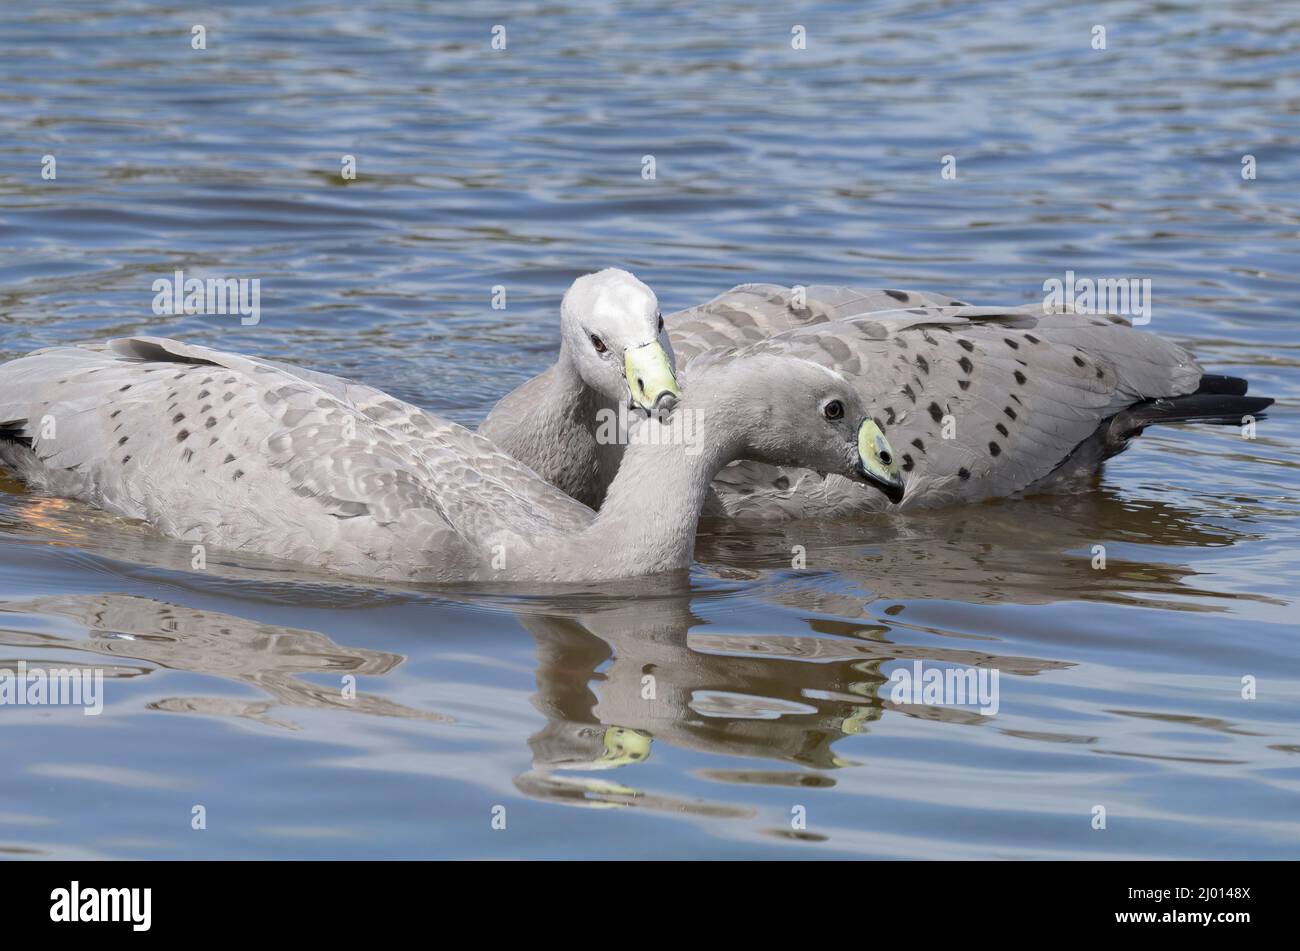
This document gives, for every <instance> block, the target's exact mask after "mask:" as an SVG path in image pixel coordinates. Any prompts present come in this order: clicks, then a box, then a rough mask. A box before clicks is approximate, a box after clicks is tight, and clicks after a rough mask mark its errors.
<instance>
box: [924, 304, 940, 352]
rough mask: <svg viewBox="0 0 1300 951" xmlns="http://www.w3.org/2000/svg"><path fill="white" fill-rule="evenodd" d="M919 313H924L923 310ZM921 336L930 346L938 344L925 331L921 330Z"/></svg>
mask: <svg viewBox="0 0 1300 951" xmlns="http://www.w3.org/2000/svg"><path fill="white" fill-rule="evenodd" d="M921 313H923V314H924V313H925V311H921ZM921 336H922V337H924V338H925V342H926V343H928V344H929V345H930V346H932V347H937V346H939V341H937V340H935V339H934V338H933V337H931V336H930V335H929V334H928V333H926V332H925V331H924V330H922V331H921Z"/></svg>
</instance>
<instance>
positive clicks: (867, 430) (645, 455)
mask: <svg viewBox="0 0 1300 951" xmlns="http://www.w3.org/2000/svg"><path fill="white" fill-rule="evenodd" d="M686 419H694V420H696V421H697V424H698V425H696V426H694V427H693V428H689V429H688V428H687V427H685V426H683V425H680V421H681V420H686ZM630 438H631V439H632V444H631V445H629V446H628V447H627V449H626V452H625V454H624V458H623V464H622V466H621V468H620V469H619V472H618V474H617V475H616V476H615V478H614V480H613V482H612V483H611V485H610V487H609V492H608V496H607V498H606V500H605V504H604V506H603V507H602V509H601V511H600V513H599V514H596V513H595V512H594V511H593V510H592V509H591V508H589V507H588V506H585V505H583V504H582V503H580V502H578V501H576V500H574V499H573V498H571V497H570V496H568V495H567V494H565V493H564V492H562V491H561V490H560V489H558V488H556V487H555V486H553V485H551V484H550V483H548V482H546V481H545V480H544V479H543V478H541V477H540V476H539V475H538V474H537V473H535V472H534V471H533V470H531V469H529V468H528V467H527V466H525V465H524V464H523V463H521V462H519V461H517V460H516V459H514V458H513V457H512V456H511V455H509V454H508V453H506V452H505V451H503V450H502V448H501V447H500V446H498V445H496V444H495V443H493V442H492V440H490V439H488V438H487V437H485V436H482V435H480V434H477V433H474V432H472V431H470V430H468V429H466V428H464V427H462V426H459V425H457V424H455V423H453V422H451V421H449V420H446V419H442V418H440V417H438V416H435V415H433V414H431V413H428V412H425V411H424V410H421V409H419V408H417V407H415V406H412V405H410V404H408V403H404V402H402V401H401V400H398V399H396V398H394V397H392V396H390V395H388V394H386V393H383V392H382V391H380V390H377V389H375V388H373V387H369V386H366V385H364V384H360V383H355V382H352V381H349V380H345V379H342V378H339V377H336V376H330V375H328V374H325V373H319V372H315V371H311V370H305V369H299V368H296V367H292V366H288V365H286V364H281V363H277V362H273V361H270V360H262V359H258V358H256V357H251V356H244V355H241V354H236V353H228V352H223V351H219V350H215V349H210V348H208V347H203V346H197V345H192V344H186V343H183V342H180V341H177V340H171V339H167V338H162V337H147V336H142V337H126V338H119V339H116V340H110V341H108V342H106V343H103V344H92V345H85V346H71V347H57V348H52V349H47V350H40V351H37V352H35V353H33V354H30V355H28V356H25V357H20V358H18V359H16V360H12V361H10V362H8V363H5V364H3V365H0V462H3V463H4V464H5V465H7V466H9V467H10V468H11V469H12V470H13V471H14V473H15V474H16V475H17V476H18V477H19V478H22V479H24V480H26V481H27V482H28V483H30V484H32V485H33V486H34V487H35V488H37V489H38V490H39V491H42V492H46V493H48V494H52V495H58V496H63V497H67V498H73V499H79V500H82V501H85V502H89V503H91V504H93V505H96V506H98V507H100V508H102V509H105V510H107V511H109V512H112V513H114V514H116V515H120V516H125V517H127V518H133V519H140V520H142V521H144V522H147V523H149V524H150V525H152V526H153V527H154V528H156V529H158V530H159V531H161V532H162V533H164V534H166V535H169V536H172V537H174V538H178V539H182V540H185V541H189V542H193V543H195V544H198V545H203V546H208V545H212V546H219V547H221V548H226V549H234V550H239V551H245V552H250V553H254V554H258V555H271V556H274V557H277V558H284V559H288V560H291V561H294V562H298V563H302V564H309V565H313V566H319V567H324V568H329V569H332V570H334V571H339V572H342V573H345V574H348V575H355V576H365V577H372V578H383V579H395V580H401V581H417V582H460V581H494V582H499V581H537V582H558V581H588V580H602V579H611V578H618V577H624V576H633V575H646V574H656V573H659V572H666V571H672V570H678V569H683V568H686V567H688V566H689V565H690V563H691V559H692V556H693V552H694V545H695V531H696V523H697V521H698V518H699V514H700V510H701V508H702V507H703V505H704V502H705V497H706V495H707V492H708V487H709V483H710V481H711V480H712V479H713V476H714V475H715V474H716V473H717V471H718V470H719V469H720V468H721V467H722V466H723V465H725V464H726V463H728V462H730V461H732V460H733V459H739V458H754V459H762V460H764V461H766V462H769V463H772V464H776V465H795V464H798V465H804V466H809V467H811V468H813V469H815V470H817V471H820V472H826V473H837V474H840V475H842V476H844V477H845V478H846V479H853V480H861V481H864V482H869V483H872V484H875V485H876V486H878V487H879V489H880V490H881V491H884V492H890V493H894V494H897V493H899V492H901V491H902V490H903V483H902V479H901V477H900V476H899V474H898V472H897V465H896V462H895V461H894V457H893V454H892V450H891V447H890V446H889V444H888V441H887V440H886V439H885V438H884V436H883V435H882V434H881V433H880V432H879V429H878V427H877V426H876V425H875V423H874V422H872V421H871V420H869V419H867V418H866V414H865V412H863V406H862V403H861V400H860V399H859V397H858V396H857V394H856V392H855V389H854V387H853V386H851V385H850V384H849V383H848V382H847V381H846V380H845V379H844V378H843V377H842V376H840V375H839V374H838V373H836V372H835V371H833V370H828V369H826V368H825V367H823V366H821V365H819V364H816V363H811V362H808V361H803V360H800V359H797V358H791V359H787V358H783V357H774V356H770V355H767V354H752V355H750V354H740V353H734V354H721V355H718V356H717V357H716V358H711V359H708V360H704V361H702V365H701V367H700V369H699V371H698V372H697V373H696V375H695V380H694V387H693V389H692V390H691V391H690V392H689V393H687V394H686V395H685V396H684V397H683V399H682V400H681V402H680V403H678V405H677V407H676V409H675V411H674V413H673V415H672V416H671V417H669V418H664V417H661V416H655V417H646V418H645V419H643V420H641V421H639V423H638V424H637V425H636V426H635V427H634V428H633V430H632V432H631V434H630Z"/></svg>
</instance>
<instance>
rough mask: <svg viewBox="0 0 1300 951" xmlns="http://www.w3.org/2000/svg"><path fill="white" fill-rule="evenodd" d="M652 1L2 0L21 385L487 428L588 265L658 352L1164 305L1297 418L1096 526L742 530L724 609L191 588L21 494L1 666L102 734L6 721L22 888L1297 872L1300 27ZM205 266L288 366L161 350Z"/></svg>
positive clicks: (1089, 509) (8, 280)
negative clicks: (102, 348) (133, 356)
mask: <svg viewBox="0 0 1300 951" xmlns="http://www.w3.org/2000/svg"><path fill="white" fill-rule="evenodd" d="M660 6H661V5H659V4H651V3H629V4H614V3H589V4H570V3H566V2H563V0H560V2H556V3H546V4H542V3H521V4H514V5H506V6H505V7H504V8H503V9H496V8H494V9H493V10H492V11H486V10H484V11H482V12H480V11H478V10H477V9H476V7H475V5H461V4H451V3H448V4H416V3H398V2H380V3H373V4H362V3H358V4H353V3H347V4H344V3H333V2H317V3H301V4H298V3H270V4H268V3H264V2H256V3H232V4H222V5H220V7H221V8H222V9H221V10H220V12H218V11H217V10H215V9H207V8H205V12H204V13H202V14H190V13H186V12H184V11H183V9H182V8H181V7H180V6H177V5H162V4H155V3H151V2H124V3H118V4H102V3H98V2H96V3H89V2H88V3H85V4H76V3H58V2H55V3H41V4H26V5H21V4H10V5H6V6H5V7H4V9H3V11H2V12H0V51H2V52H3V55H2V56H0V356H3V357H4V358H8V357H11V356H14V355H17V354H21V353H24V352H27V351H29V350H31V349H34V348H36V347H39V346H46V345H50V344H54V343H60V342H70V341H77V340H85V339H94V338H103V337H106V336H113V335H121V334H127V333H151V334H162V335H174V336H179V337H184V338H185V339H187V340H192V341H198V342H202V343H207V344H213V345H217V346H221V347H226V348H230V349H239V350H246V351H249V352H253V353H257V354H261V355H265V356H271V357H276V358H280V359H284V360H289V361H295V362H301V363H304V364H309V365H312V366H314V367H318V368H321V369H324V370H328V371H331V372H335V373H341V374H344V375H348V376H355V377H358V378H361V379H364V380H366V381H367V382H369V383H372V384H375V385H378V386H380V387H383V388H385V389H387V390H389V391H391V392H393V393H394V394H396V395H398V396H400V397H402V398H404V399H408V400H411V401H413V402H416V403H419V404H421V405H424V406H427V407H430V408H431V409H433V410H434V411H436V412H439V413H443V414H445V415H448V416H451V417H453V418H455V419H457V420H459V421H462V422H465V423H470V424H472V423H475V422H477V421H478V420H479V419H481V418H482V416H483V415H484V414H485V413H486V412H487V410H488V408H489V407H490V406H491V405H492V403H493V402H494V401H495V400H496V399H497V398H499V397H500V396H501V395H502V394H504V393H505V392H507V391H508V390H509V389H510V388H512V387H513V386H515V385H517V384H518V383H520V382H521V381H523V380H524V379H526V378H527V377H528V376H530V375H532V374H533V373H535V372H537V371H538V370H540V369H541V368H543V367H544V366H546V365H547V363H548V362H549V360H550V359H551V358H552V356H553V354H554V351H555V348H556V345H557V329H558V318H557V304H558V300H559V296H560V294H561V293H562V291H563V289H564V288H565V287H566V286H567V284H568V282H569V281H571V280H572V279H573V277H575V276H576V275H577V274H579V273H582V272H584V271H586V270H590V269H593V268H596V267H600V266H605V265H610V264H615V265H621V266H624V267H629V268H631V269H633V270H635V271H636V272H637V273H638V275H639V276H641V277H642V278H643V279H645V280H647V281H648V282H649V283H650V284H651V285H652V286H653V287H654V288H655V289H656V290H657V291H658V293H659V296H660V299H661V301H662V303H663V305H664V310H665V311H668V310H673V309H678V308H681V307H685V306H688V305H691V304H694V303H697V302H699V301H701V300H703V299H705V298H707V297H710V296H712V295H713V294H715V293H717V292H719V291H721V290H724V289H726V288H727V287H730V286H731V285H733V284H737V283H741V282H744V281H753V280H760V281H762V280H766V281H773V282H778V283H783V284H792V283H803V284H811V283H815V282H824V283H853V284H860V285H863V286H869V287H904V288H918V289H931V290H938V291H943V292H946V293H951V294H955V295H958V296H960V297H961V298H963V299H966V300H972V301H976V302H983V303H1024V302H1028V301H1033V300H1037V299H1039V298H1040V297H1041V296H1042V284H1043V281H1044V280H1046V279H1048V278H1051V277H1059V276H1062V275H1063V273H1064V271H1065V270H1066V269H1073V270H1075V271H1076V272H1078V273H1079V274H1081V275H1096V276H1109V277H1129V276H1131V277H1140V278H1150V279H1151V280H1152V282H1153V296H1154V308H1153V319H1152V322H1151V324H1150V326H1149V328H1148V329H1149V330H1151V331H1153V332H1157V333H1161V334H1166V335H1169V336H1171V337H1173V338H1175V339H1178V340H1179V341H1181V342H1184V343H1186V344H1187V345H1189V346H1191V347H1193V348H1194V349H1195V351H1196V352H1197V354H1198V355H1199V356H1200V357H1201V358H1202V359H1203V361H1204V362H1205V363H1206V364H1207V365H1210V366H1212V367H1213V368H1215V369H1216V370H1218V371H1219V372H1227V373H1235V374H1239V375H1245V376H1249V377H1250V378H1251V380H1252V383H1253V392H1258V393H1261V394H1266V395H1271V396H1274V397H1277V398H1278V399H1279V403H1280V405H1279V406H1278V407H1277V408H1276V409H1275V410H1274V412H1273V413H1272V414H1271V415H1270V416H1269V418H1268V419H1266V420H1264V421H1262V422H1261V423H1260V424H1259V428H1258V432H1257V438H1255V439H1254V440H1253V441H1251V440H1246V439H1243V438H1242V437H1241V435H1240V433H1239V432H1237V431H1236V430H1233V429H1222V428H1211V427H1204V426H1188V427H1182V428H1167V429H1165V430H1163V431H1149V432H1148V433H1147V435H1146V436H1144V437H1143V438H1142V439H1141V440H1139V442H1138V443H1137V445H1136V446H1135V447H1134V448H1133V449H1132V450H1130V451H1129V452H1128V453H1126V454H1125V455H1123V456H1122V457H1119V458H1118V459H1116V460H1114V461H1113V462H1112V463H1111V464H1110V465H1109V466H1108V468H1107V470H1106V472H1105V473H1104V475H1103V476H1102V477H1101V478H1100V479H1099V480H1098V482H1097V484H1096V486H1095V487H1094V488H1093V489H1091V490H1090V491H1087V492H1083V493H1081V494H1075V495H1071V496H1066V497H1045V498H1038V499H1031V500H1021V501H1007V502H998V503H992V504H987V505H980V506H973V507H970V508H966V509H960V510H949V511H940V512H931V513H921V514H917V515H909V516H908V517H906V518H887V517H886V518H881V519H877V520H874V521H864V522H860V523H854V524H837V525H785V526H779V527H776V528H773V529H770V530H766V531H742V530H739V529H735V528H731V527H727V526H724V525H711V524H705V525H704V526H702V529H701V532H702V535H701V540H700V545H699V550H698V562H699V564H698V566H697V567H696V568H695V569H694V570H693V571H692V572H691V573H690V576H689V578H681V579H676V580H674V579H663V578H660V579H653V580H650V581H643V582H629V583H627V584H620V585H604V586H600V587H597V588H591V589H578V590H573V591H564V592H556V593H551V594H546V595H538V594H536V593H534V594H531V595H528V596H523V595H520V594H519V593H518V592H508V591H493V592H486V593H485V592H483V591H471V590H451V591H448V590H438V591H435V590H404V589H386V588H385V589H377V588H370V587H365V586H359V585H349V584H341V583H339V581H338V580H337V579H335V578H331V577H329V576H322V575H314V574H311V573H308V572H299V571H295V570H292V569H287V568H286V567H285V566H284V565H282V564H269V563H261V562H258V561H256V560H253V559H247V558H242V557H239V556H234V555H225V554H223V555H213V556H212V557H211V559H210V562H209V565H208V569H207V570H206V571H202V572H197V571H193V570H191V569H190V550H189V547H188V546H186V545H181V544H179V543H175V542H170V541H167V540H165V539H160V538H158V537H157V536H156V535H154V534H153V533H152V532H150V531H149V530H148V529H147V528H145V527H142V526H139V525H134V524H128V523H124V522H122V521H120V520H117V519H114V518H112V517H109V516H107V515H104V514H102V513H98V512H95V511H93V510H91V509H89V508H87V507H85V506H82V505H79V504H76V503H70V502H65V501H60V500H54V499H46V498H40V497H37V496H34V495H32V494H30V493H28V492H27V491H26V490H25V489H24V488H23V486H22V485H21V484H19V483H17V482H14V481H12V480H9V479H7V478H6V479H4V480H3V482H2V483H0V599H2V600H0V667H13V666H14V665H16V664H17V663H18V662H19V661H26V662H27V663H28V664H30V665H33V666H36V665H51V664H61V665H64V666H68V665H87V666H91V667H99V668H102V669H104V670H105V675H106V685H105V692H106V706H105V710H104V712H103V714H102V715H101V716H99V717H85V716H82V714H81V712H80V711H79V710H76V709H70V708H49V707H39V708H35V707H12V706H6V707H0V725H2V727H3V728H2V729H0V754H3V757H4V762H5V766H4V768H3V769H2V770H0V853H6V854H11V855H20V856H60V857H77V856H111V857H160V858H161V857H235V856H254V857H283V856H304V857H337V856H343V857H352V856H394V857H427V856H452V857H461V856H473V857H530V856H532V857H537V856H573V857H587V856H592V857H638V856H646V857H668V856H682V857H713V856H731V857H792V858H807V857H818V856H824V857H957V858H962V857H1036V856H1076V857H1111V856H1114V857H1129V856H1163V857H1211V856H1238V857H1269V858H1278V857H1292V858H1294V857H1296V856H1297V855H1298V854H1300V823H1298V821H1297V818H1298V817H1300V797H1298V796H1297V793H1300V729H1297V720H1298V719H1300V716H1298V715H1300V659H1298V658H1300V649H1298V648H1300V645H1298V644H1297V628H1296V616H1297V615H1296V605H1295V596H1296V591H1297V587H1298V582H1300V570H1298V569H1297V564H1298V559H1297V554H1296V550H1297V542H1298V541H1300V538H1298V536H1300V532H1297V521H1296V516H1297V512H1298V510H1300V505H1298V504H1297V492H1298V490H1300V478H1297V465H1298V464H1300V453H1297V450H1296V437H1297V435H1300V426H1298V425H1297V417H1296V414H1295V412H1294V409H1293V407H1294V406H1295V405H1296V400H1297V399H1300V372H1298V366H1300V359H1298V358H1300V352H1298V346H1300V332H1298V331H1300V319H1298V318H1297V310H1296V309H1297V304H1298V302H1300V293H1298V292H1300V258H1298V257H1297V255H1300V210H1298V207H1297V196H1298V195H1300V187H1298V184H1297V183H1298V182H1300V150H1298V148H1297V146H1298V145H1300V11H1297V10H1296V8H1295V7H1294V5H1291V4H1264V3H1260V4H1253V3H1250V4H1248V3H1225V4H1218V5H1213V6H1211V5H1208V4H1207V5H1205V6H1201V5H1199V4H1183V3H1163V4H1158V5H1157V4H1139V3H1127V2H1125V3H1100V4H1092V5H1089V6H1088V7H1087V8H1077V9H1076V8H1074V7H1071V6H1070V5H1060V4H1056V3H1049V2H1031V3H1027V4H1002V3H957V2H933V0H908V2H902V0H897V2H885V3H879V4H873V5H869V6H865V7H864V6H860V5H857V4H847V3H845V4H838V3H823V4H816V3H814V4H804V5H800V6H799V8H798V9H797V11H796V12H792V13H778V12H766V11H765V12H755V11H754V9H749V8H747V7H746V6H744V5H738V4H704V5H687V4H679V5H676V6H675V7H674V8H673V9H672V11H671V12H667V11H664V10H661V9H660ZM766 6H767V5H760V4H755V5H753V7H754V8H755V9H758V8H765V7H766ZM106 7H110V8H111V9H105V8H106ZM195 23H200V24H203V25H204V26H205V27H206V33H207V46H208V48H207V49H206V50H202V51H196V50H193V49H192V48H191V27H192V26H193V25H194V24H195ZM498 23H499V24H502V25H504V26H505V27H506V30H507V33H506V35H507V48H506V49H505V50H502V51H493V50H492V49H491V38H492V34H491V29H492V26H493V25H494V24H498ZM796 24H798V25H802V26H803V27H805V28H806V33H807V37H808V42H807V48H806V49H804V50H794V49H792V48H791V37H792V34H791V30H792V27H793V26H794V25H796ZM1094 25H1103V26H1105V27H1106V30H1107V48H1106V49H1105V50H1095V49H1093V48H1092V46H1091V44H1092V37H1093V32H1092V30H1093V26H1094ZM349 154H350V155H353V156H355V157H356V161H357V170H358V177H357V179H356V180H355V181H344V180H343V179H342V178H341V177H340V168H341V165H340V162H341V157H342V156H343V155H349ZM45 155H53V156H54V157H55V159H56V162H57V178H56V179H54V180H47V179H43V178H42V176H41V169H42V157H43V156H45ZM646 155H652V156H654V159H655V164H656V177H655V178H654V179H653V180H646V179H643V177H642V167H643V156H646ZM944 155H952V156H954V157H955V159H956V162H957V169H958V176H957V178H956V179H955V180H953V181H944V180H942V179H941V177H940V162H941V157H942V156H944ZM1245 155H1253V156H1254V157H1255V162H1256V166H1257V170H1258V177H1257V178H1256V179H1254V180H1244V179H1243V177H1242V174H1241V169H1242V157H1243V156H1245ZM178 268H181V269H184V270H185V271H186V272H188V273H190V274H193V275H200V276H222V277H250V278H251V277H257V278H260V280H261V282H262V301H261V306H262V314H261V322H260V323H259V324H257V325H255V326H241V325H240V323H239V322H238V321H237V320H236V319H234V318H230V317H179V318H172V317H165V316H164V317H160V316H155V315H154V314H153V312H152V310H151V302H152V299H153V293H152V290H151V283H152V281H153V279H154V278H156V277H160V276H165V275H168V274H170V273H171V272H172V271H173V270H175V269H178ZM494 285H503V286H504V287H505V288H506V289H507V295H508V307H507V308H506V309H505V310H493V309H492V307H491V306H490V301H491V294H492V288H493V287H494ZM1099 544H1101V545H1105V546H1106V552H1107V565H1106V568H1105V570H1094V568H1093V567H1092V558H1093V546H1095V545H1099ZM796 545H802V546H804V547H805V548H806V550H807V567H806V568H804V569H803V570H798V569H795V568H793V567H792V566H791V554H790V553H791V549H792V547H793V546H796ZM918 660H919V661H921V662H922V663H923V664H925V665H931V666H936V667H953V666H957V667H967V666H973V667H976V668H979V669H988V670H993V669H996V670H997V671H999V674H1000V681H999V683H1000V704H999V708H998V710H997V712H996V713H994V714H992V715H982V714H980V713H979V712H978V711H976V710H974V709H973V708H970V707H965V708H954V707H942V706H936V705H929V706H926V705H901V704H897V703H895V702H893V701H892V700H891V697H890V691H889V689H888V679H889V677H890V674H891V672H893V671H894V670H896V669H898V668H900V667H904V668H910V667H911V665H912V664H913V662H914V661H918ZM349 675H350V676H352V677H355V681H356V685H357V694H356V697H355V698H352V699H348V698H345V696H344V694H343V692H342V690H341V685H342V684H343V683H344V678H345V677H347V676H349ZM647 676H652V677H653V678H654V680H653V683H654V684H655V695H654V697H653V699H648V698H647V697H646V689H645V686H644V684H645V683H646V681H645V678H646V677H647ZM1244 677H1254V678H1255V679H1256V680H1255V682H1256V684H1257V695H1256V697H1255V699H1253V700H1247V699H1243V697H1242V680H1243V678H1244ZM199 805H201V806H203V807H204V809H205V810H206V817H207V828H206V829H204V830H194V829H192V828H191V817H192V815H193V810H194V808H195V806H199ZM1097 806H1103V807H1104V808H1105V810H1106V828H1105V829H1104V830H1098V829H1095V828H1094V827H1093V826H1094V813H1095V808H1096V807H1097ZM497 807H504V815H505V818H506V823H505V825H506V827H505V828H504V829H496V828H494V827H493V822H492V820H493V816H494V814H495V815H500V814H501V811H500V809H498V808H497ZM801 820H802V821H801ZM498 824H499V823H498Z"/></svg>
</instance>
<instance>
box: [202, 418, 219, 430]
mask: <svg viewBox="0 0 1300 951" xmlns="http://www.w3.org/2000/svg"><path fill="white" fill-rule="evenodd" d="M215 425H217V418H216V417H215V416H209V417H208V421H207V422H206V423H204V424H203V428H204V429H211V428H212V427H213V426H215Z"/></svg>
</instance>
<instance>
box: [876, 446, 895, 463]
mask: <svg viewBox="0 0 1300 951" xmlns="http://www.w3.org/2000/svg"><path fill="white" fill-rule="evenodd" d="M878 455H879V456H880V461H881V462H882V463H884V464H885V465H890V464H891V463H892V462H893V461H894V457H893V456H892V455H890V454H889V452H887V451H886V450H883V449H882V450H881V451H880V452H879V453H878Z"/></svg>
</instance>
